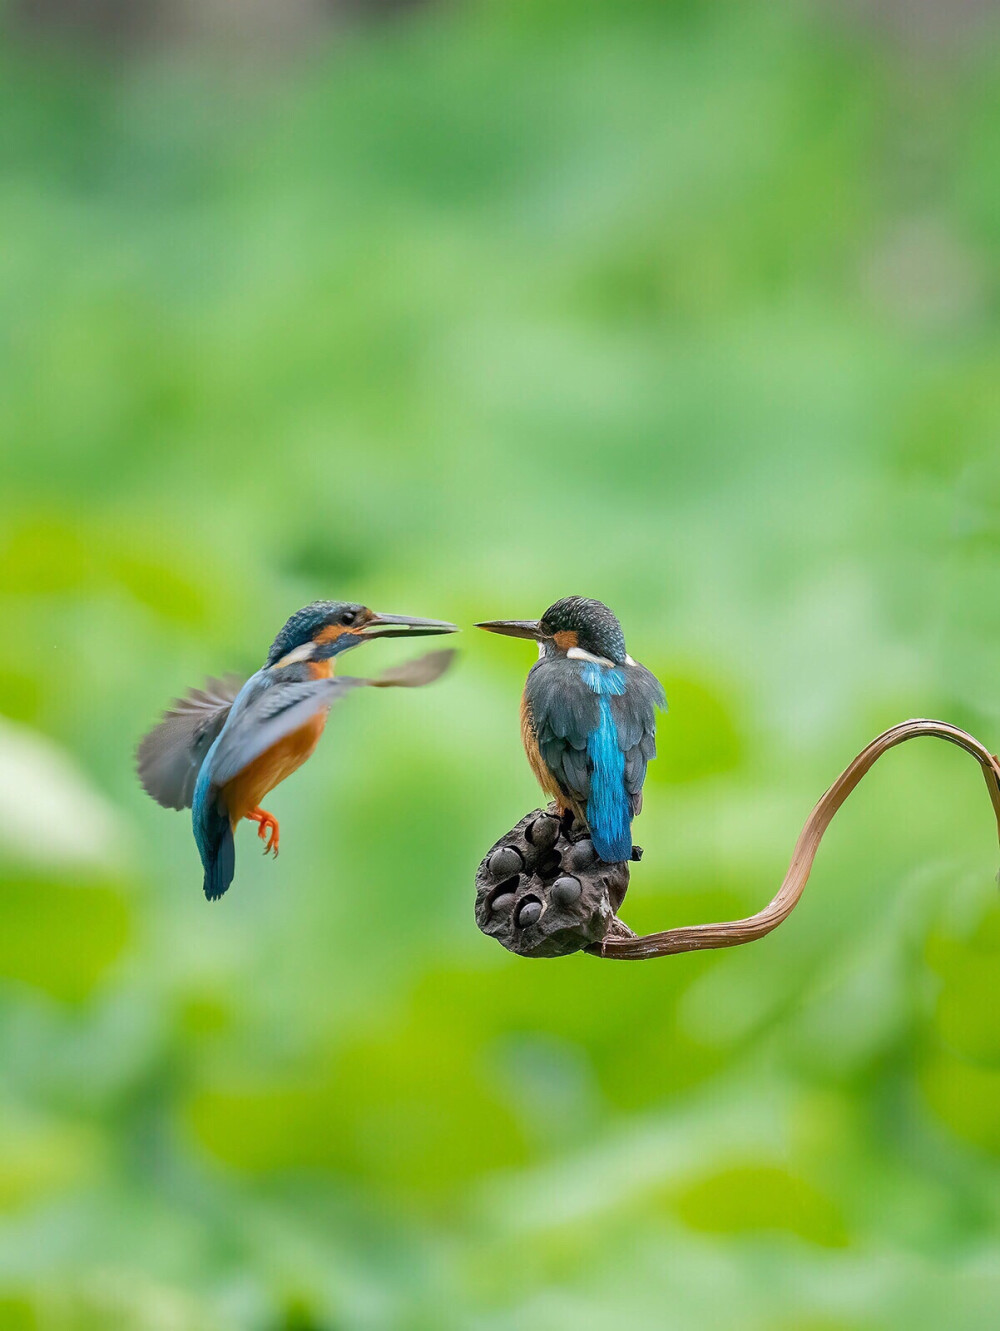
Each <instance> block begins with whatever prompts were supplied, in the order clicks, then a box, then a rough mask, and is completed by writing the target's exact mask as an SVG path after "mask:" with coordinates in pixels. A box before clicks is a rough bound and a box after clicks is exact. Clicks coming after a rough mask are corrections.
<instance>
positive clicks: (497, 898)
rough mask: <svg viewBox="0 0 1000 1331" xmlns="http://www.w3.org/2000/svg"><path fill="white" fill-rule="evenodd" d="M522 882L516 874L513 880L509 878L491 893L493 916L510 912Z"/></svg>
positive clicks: (490, 900) (490, 906)
mask: <svg viewBox="0 0 1000 1331" xmlns="http://www.w3.org/2000/svg"><path fill="white" fill-rule="evenodd" d="M520 882H521V880H520V878H519V877H518V875H517V874H514V876H513V878H507V879H505V880H504V882H502V883H498V884H497V886H496V887H495V888H494V889H493V891H492V892H491V893H490V895H489V901H488V905H489V908H490V911H491V912H492V913H493V914H495V915H499V914H501V913H502V912H503V911H505V910H510V908H511V906H512V905H513V902H514V894H515V893H516V891H517V889H518V886H519V884H520Z"/></svg>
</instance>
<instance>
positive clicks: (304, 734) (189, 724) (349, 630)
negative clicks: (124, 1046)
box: [136, 601, 458, 901]
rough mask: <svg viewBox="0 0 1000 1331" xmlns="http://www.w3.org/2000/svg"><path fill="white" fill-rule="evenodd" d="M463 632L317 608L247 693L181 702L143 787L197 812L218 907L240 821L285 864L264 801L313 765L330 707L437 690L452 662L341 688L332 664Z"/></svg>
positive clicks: (301, 617) (150, 750) (151, 755)
mask: <svg viewBox="0 0 1000 1331" xmlns="http://www.w3.org/2000/svg"><path fill="white" fill-rule="evenodd" d="M457 631H458V630H457V628H456V626H455V625H454V624H448V623H445V622H444V620H440V619H414V618H413V617H411V616H409V615H380V614H376V613H375V611H374V610H369V609H368V607H367V606H363V605H356V604H353V603H350V602H346V601H314V602H313V603H312V605H307V606H305V607H304V608H303V609H302V610H297V611H296V612H295V614H294V615H292V617H291V618H290V619H289V620H288V622H287V623H286V624H285V626H284V628H283V629H282V630H281V632H280V633H279V634H278V636H277V637H276V638H275V640H274V642H273V643H272V644H271V650H270V651H269V652H268V654H267V660H266V661H265V662H264V665H263V666H262V667H261V669H260V670H258V671H257V673H256V674H255V675H251V676H250V678H249V679H248V680H247V681H246V683H243V681H242V680H241V679H240V678H239V676H233V675H229V676H227V677H226V678H225V679H222V680H217V679H210V680H208V682H207V683H206V685H205V687H204V688H203V689H191V690H190V691H189V692H188V693H187V695H186V696H185V697H184V698H178V699H175V701H174V704H173V706H172V707H171V708H170V709H169V710H168V711H166V712H164V714H163V720H162V721H161V722H160V723H159V725H157V726H155V727H154V729H152V730H151V731H150V732H149V733H148V734H147V735H146V736H145V737H144V738H143V740H142V741H141V742H140V744H139V747H138V750H137V754H136V757H137V764H138V770H139V779H140V780H141V782H142V784H143V786H144V787H145V789H146V791H147V792H148V793H149V794H150V795H152V797H153V799H155V800H156V801H157V802H158V803H160V804H162V805H163V806H164V807H165V808H168V809H186V808H190V809H191V814H192V821H193V824H194V839H195V841H196V842H197V845H198V850H199V852H200V854H201V861H202V864H203V865H204V868H205V896H206V897H208V899H209V900H210V901H214V900H215V899H216V898H218V897H221V896H222V894H223V893H224V892H225V891H226V889H227V888H228V887H229V884H230V883H231V882H232V881H233V874H234V872H235V854H236V851H235V846H234V842H233V832H234V831H235V829H236V824H237V823H238V822H239V821H240V819H241V818H249V819H250V820H251V821H252V822H255V823H257V835H258V836H259V837H260V838H261V840H266V845H265V847H264V853H265V854H267V852H268V851H269V850H270V851H273V852H274V854H275V855H277V853H278V820H277V819H276V818H275V817H274V815H273V814H270V813H267V812H266V811H265V810H264V809H262V808H261V807H260V801H261V800H262V799H263V798H264V796H265V795H266V794H267V793H268V791H270V790H273V789H274V787H275V786H276V785H277V784H278V783H279V782H280V781H284V779H285V777H286V776H291V774H292V773H293V772H294V771H295V770H296V768H298V767H301V766H302V764H303V763H304V762H305V761H306V759H307V758H308V757H310V756H311V754H312V752H313V750H314V749H315V747H316V745H317V744H318V743H319V737H320V735H322V733H323V727H324V726H325V725H326V718H327V713H328V712H329V710H330V707H331V705H332V704H333V703H334V702H336V700H337V699H338V698H340V697H342V696H343V695H344V694H345V693H347V692H348V691H349V690H351V689H354V688H358V687H361V686H365V685H369V686H373V687H375V688H417V687H419V686H421V685H423V684H429V683H430V682H431V681H432V680H434V679H437V678H438V677H439V676H440V675H442V674H444V672H445V670H447V669H448V666H449V665H450V664H451V660H452V657H453V656H454V652H452V651H442V652H429V653H427V654H426V655H425V656H422V657H418V658H417V659H416V660H414V661H409V662H407V663H406V664H405V665H402V666H397V667H395V668H393V669H390V670H387V671H385V672H384V674H382V675H380V676H379V677H378V678H376V679H354V678H345V679H334V678H333V662H334V657H336V656H342V655H343V654H344V652H347V651H350V650H351V649H352V648H354V647H359V646H360V645H361V644H362V643H363V642H369V641H370V640H371V639H372V638H383V637H389V636H391V637H419V636H423V635H427V634H437V633H456V632H457Z"/></svg>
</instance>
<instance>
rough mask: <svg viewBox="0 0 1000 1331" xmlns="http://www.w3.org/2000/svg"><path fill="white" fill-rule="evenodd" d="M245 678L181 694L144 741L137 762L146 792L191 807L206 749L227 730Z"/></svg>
mask: <svg viewBox="0 0 1000 1331" xmlns="http://www.w3.org/2000/svg"><path fill="white" fill-rule="evenodd" d="M242 686H243V681H242V680H241V679H240V678H239V676H238V675H226V676H225V677H224V678H223V679H208V680H206V681H205V687H204V688H202V689H191V690H190V691H189V692H188V693H187V694H186V695H185V696H184V697H183V698H176V699H175V700H174V703H173V705H172V706H171V707H170V708H168V709H167V711H165V712H164V713H163V720H162V721H161V722H160V724H159V725H157V726H154V727H153V729H152V730H151V731H150V732H149V733H148V734H147V735H145V736H143V738H142V739H141V740H140V742H139V747H138V749H137V750H136V766H137V768H138V772H139V780H140V781H141V782H142V784H143V788H144V789H145V791H146V792H147V794H149V795H151V796H152V797H153V799H154V800H156V801H157V803H158V804H162V805H163V807H164V808H166V809H189V808H190V807H191V797H192V795H193V794H194V783H195V781H196V780H197V779H198V770H199V768H200V767H201V764H202V762H203V761H204V758H205V754H206V753H207V752H208V751H209V749H210V748H211V747H212V744H213V743H214V742H215V739H216V736H217V735H218V734H219V732H220V731H221V730H222V727H223V726H224V725H225V723H226V718H227V717H228V716H229V712H230V709H231V708H232V705H233V703H234V701H235V700H236V697H237V695H238V694H239V691H240V689H241V688H242Z"/></svg>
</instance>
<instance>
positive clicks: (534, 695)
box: [524, 657, 600, 804]
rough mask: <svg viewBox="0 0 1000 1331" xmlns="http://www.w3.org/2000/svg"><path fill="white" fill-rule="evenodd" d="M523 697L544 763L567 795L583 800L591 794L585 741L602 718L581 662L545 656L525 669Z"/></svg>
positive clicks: (595, 695) (596, 699)
mask: <svg viewBox="0 0 1000 1331" xmlns="http://www.w3.org/2000/svg"><path fill="white" fill-rule="evenodd" d="M524 692H525V701H526V703H527V706H528V711H529V712H530V714H531V718H532V721H533V723H534V727H535V738H536V740H537V742H538V751H539V753H540V754H541V757H542V761H543V762H544V763H545V765H546V766H547V767H548V769H549V771H550V772H551V773H552V775H553V776H554V777H555V779H556V781H558V783H559V785H560V786H561V787H562V789H563V790H564V791H566V793H567V794H569V795H572V796H573V798H574V799H576V800H577V801H579V802H580V803H581V804H585V803H586V802H587V798H588V796H589V795H590V772H591V765H590V759H589V758H588V756H587V740H588V738H589V736H590V734H591V732H592V731H594V730H595V729H596V728H597V726H598V724H599V722H600V702H599V700H598V697H597V694H596V693H594V691H593V689H591V688H590V687H589V686H588V685H587V684H586V683H585V682H584V680H583V677H582V675H581V672H580V667H579V664H578V663H577V662H575V661H572V660H570V659H568V658H566V657H548V658H545V657H543V658H542V659H541V660H540V661H537V662H536V663H535V665H533V666H532V668H531V670H530V671H529V672H528V679H527V683H526V684H525V688H524Z"/></svg>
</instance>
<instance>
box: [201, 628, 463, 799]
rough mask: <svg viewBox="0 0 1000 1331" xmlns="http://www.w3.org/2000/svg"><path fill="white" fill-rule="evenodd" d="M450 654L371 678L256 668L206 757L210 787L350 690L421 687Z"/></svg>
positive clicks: (435, 676) (446, 663)
mask: <svg viewBox="0 0 1000 1331" xmlns="http://www.w3.org/2000/svg"><path fill="white" fill-rule="evenodd" d="M454 655H455V653H454V652H453V651H450V650H445V651H439V652H427V653H426V654H425V655H424V656H419V657H416V658H415V659H414V660H412V661H407V662H405V663H404V664H403V665H399V666H394V667H393V668H392V669H390V670H386V671H385V672H384V673H383V674H381V675H379V676H378V677H377V678H375V679H354V678H352V677H346V676H345V677H344V678H341V679H308V680H287V679H281V678H280V677H278V678H275V676H274V675H273V674H272V673H271V672H269V671H263V670H262V671H258V673H257V674H256V675H254V676H253V678H252V679H250V680H249V681H248V682H247V684H246V686H245V688H244V690H243V693H242V694H241V695H240V699H239V702H238V703H237V704H236V706H235V707H234V708H233V710H232V713H231V715H230V716H229V719H228V721H227V722H226V725H225V726H224V727H223V729H222V731H221V733H220V735H219V742H218V744H217V745H216V747H215V750H214V751H213V753H212V758H211V764H212V766H211V778H212V785H214V786H224V785H226V784H227V783H228V782H229V781H232V779H233V777H234V776H236V775H237V774H238V773H240V772H242V771H243V769H244V768H246V767H249V766H250V764H251V763H252V762H253V761H254V759H255V758H259V757H260V755H261V754H262V753H266V752H267V750H268V749H270V748H271V747H272V746H273V745H275V744H277V743H278V742H279V741H280V740H283V739H284V738H285V737H286V735H291V734H293V733H294V732H295V731H296V730H299V729H301V728H302V726H304V725H305V724H306V722H307V721H308V720H309V719H310V717H312V716H315V714H316V713H317V712H319V711H324V710H326V709H327V708H329V707H331V706H332V705H333V703H335V702H336V701H337V700H338V699H339V698H342V697H343V696H344V694H345V693H349V692H350V691H351V690H352V689H356V688H363V687H366V686H370V687H374V688H422V687H423V686H424V685H425V684H430V683H432V682H433V681H434V680H436V679H438V678H440V676H441V675H443V674H444V672H445V671H446V670H447V669H448V667H449V666H450V665H451V662H452V660H453V658H454Z"/></svg>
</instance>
